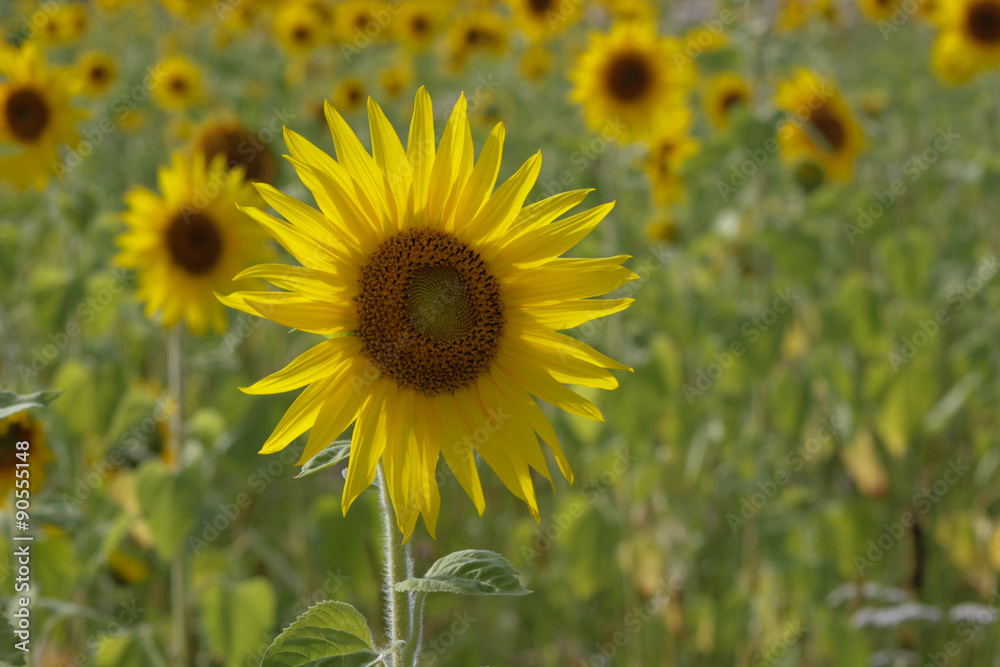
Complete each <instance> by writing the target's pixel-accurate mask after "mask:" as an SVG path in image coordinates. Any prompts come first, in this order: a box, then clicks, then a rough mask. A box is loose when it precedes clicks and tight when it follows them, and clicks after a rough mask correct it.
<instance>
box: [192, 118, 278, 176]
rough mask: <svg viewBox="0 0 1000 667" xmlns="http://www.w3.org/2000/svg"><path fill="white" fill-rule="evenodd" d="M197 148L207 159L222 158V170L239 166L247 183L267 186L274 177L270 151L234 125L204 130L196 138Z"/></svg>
mask: <svg viewBox="0 0 1000 667" xmlns="http://www.w3.org/2000/svg"><path fill="white" fill-rule="evenodd" d="M197 147H198V148H199V149H200V150H201V152H203V153H204V154H205V156H206V157H207V158H208V159H209V160H211V159H212V158H213V157H214V156H216V155H219V154H220V153H221V154H222V155H225V156H226V167H227V168H229V169H232V168H234V167H243V168H244V169H245V170H246V173H245V178H246V180H248V181H264V182H265V183H270V182H271V180H272V179H273V178H274V172H275V164H274V157H273V156H272V155H271V151H270V150H269V149H268V147H267V146H266V145H265V144H264V143H263V142H262V141H261V140H260V137H259V136H258V135H255V134H252V133H250V132H248V131H247V130H246V129H244V128H243V127H242V126H241V125H238V124H227V125H216V126H212V127H210V128H208V129H207V130H206V131H205V133H204V134H202V135H201V137H200V138H199V139H198V144H197Z"/></svg>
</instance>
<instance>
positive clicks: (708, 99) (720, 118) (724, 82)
mask: <svg viewBox="0 0 1000 667" xmlns="http://www.w3.org/2000/svg"><path fill="white" fill-rule="evenodd" d="M749 102H750V87H749V86H748V85H747V82H746V80H744V79H743V77H741V76H740V75H738V74H735V73H733V72H722V73H721V74H716V75H715V76H714V77H712V80H711V81H709V83H708V89H707V90H706V91H705V112H706V113H707V114H708V119H709V120H710V121H712V124H713V125H715V126H716V127H719V128H725V127H726V126H727V125H729V114H730V113H731V112H732V110H733V109H734V108H735V107H739V106H742V107H744V108H746V106H747V104H748V103H749Z"/></svg>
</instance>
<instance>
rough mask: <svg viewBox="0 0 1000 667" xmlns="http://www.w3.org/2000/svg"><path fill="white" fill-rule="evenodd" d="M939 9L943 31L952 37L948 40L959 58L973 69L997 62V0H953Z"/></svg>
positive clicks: (999, 50)
mask: <svg viewBox="0 0 1000 667" xmlns="http://www.w3.org/2000/svg"><path fill="white" fill-rule="evenodd" d="M941 11H942V14H941V21H942V26H943V31H944V32H945V33H950V34H952V35H955V36H956V37H953V38H950V39H952V40H955V46H954V47H953V48H954V49H955V51H956V54H955V55H956V57H957V58H958V59H959V60H965V61H967V62H968V63H969V67H970V68H972V69H974V70H976V71H982V70H986V69H992V68H994V67H996V66H997V65H998V64H1000V0H954V1H953V2H951V3H948V4H946V5H945V6H944V7H943V8H942V10H941ZM956 38H957V39H956Z"/></svg>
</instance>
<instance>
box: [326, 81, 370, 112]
mask: <svg viewBox="0 0 1000 667" xmlns="http://www.w3.org/2000/svg"><path fill="white" fill-rule="evenodd" d="M365 97H367V93H366V92H365V83H364V81H362V80H361V79H359V78H358V77H356V76H349V77H347V78H346V79H342V80H341V81H340V83H338V84H337V86H336V88H334V89H333V101H334V103H335V104H336V105H337V106H338V107H340V108H341V109H343V110H344V111H356V110H358V109H360V108H361V106H362V105H363V104H364V103H365Z"/></svg>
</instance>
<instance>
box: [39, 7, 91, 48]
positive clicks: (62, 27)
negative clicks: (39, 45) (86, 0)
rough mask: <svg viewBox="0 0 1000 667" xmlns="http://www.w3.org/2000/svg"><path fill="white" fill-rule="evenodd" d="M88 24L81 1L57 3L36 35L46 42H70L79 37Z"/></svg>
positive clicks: (85, 11) (88, 18) (61, 43)
mask: <svg viewBox="0 0 1000 667" xmlns="http://www.w3.org/2000/svg"><path fill="white" fill-rule="evenodd" d="M89 24H90V16H89V14H88V13H87V8H86V6H84V4H83V3H82V2H68V3H66V4H59V5H56V9H55V11H54V12H52V14H51V15H49V17H48V21H46V22H45V24H44V25H42V26H41V30H39V32H38V36H39V38H41V40H42V41H43V42H45V43H46V44H52V45H65V44H71V43H73V42H75V41H77V40H78V39H80V37H81V36H82V35H83V33H85V32H86V31H87V26H88V25H89Z"/></svg>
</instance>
